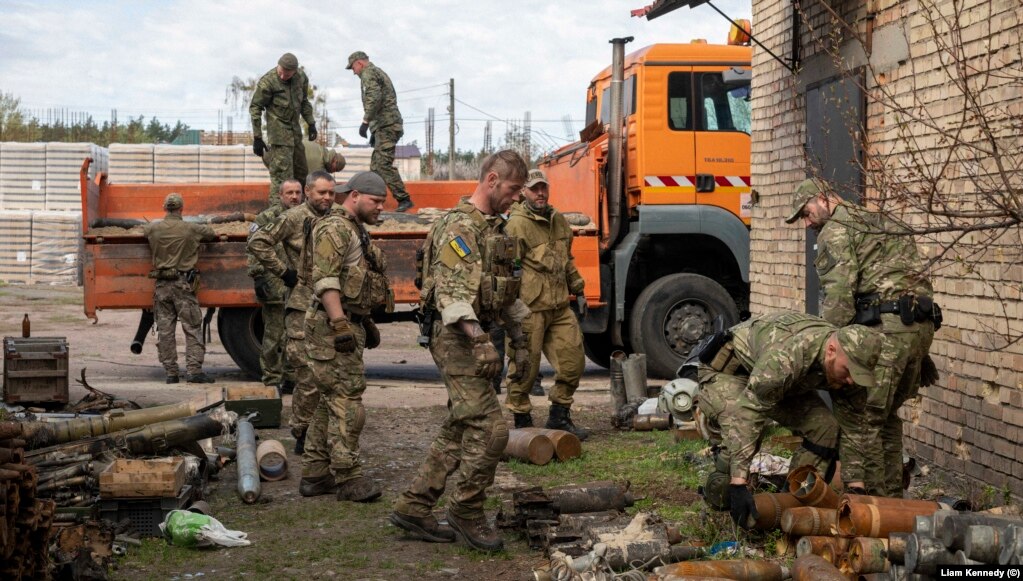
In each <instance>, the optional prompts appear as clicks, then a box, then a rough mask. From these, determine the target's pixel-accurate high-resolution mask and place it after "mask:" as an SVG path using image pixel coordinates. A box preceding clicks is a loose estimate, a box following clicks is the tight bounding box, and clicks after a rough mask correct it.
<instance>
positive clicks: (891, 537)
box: [888, 533, 910, 565]
mask: <svg viewBox="0 0 1023 581" xmlns="http://www.w3.org/2000/svg"><path fill="white" fill-rule="evenodd" d="M909 535H910V533H888V561H889V562H892V563H895V564H896V565H902V564H905V562H906V541H907V540H908V539H909Z"/></svg>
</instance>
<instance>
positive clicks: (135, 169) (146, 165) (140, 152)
mask: <svg viewBox="0 0 1023 581" xmlns="http://www.w3.org/2000/svg"><path fill="white" fill-rule="evenodd" d="M153 149H154V146H153V144H152V143H111V144H110V182H111V183H115V184H151V183H153Z"/></svg>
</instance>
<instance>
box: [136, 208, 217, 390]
mask: <svg viewBox="0 0 1023 581" xmlns="http://www.w3.org/2000/svg"><path fill="white" fill-rule="evenodd" d="M184 205H185V204H184V201H183V200H182V198H181V195H180V194H168V195H167V198H166V199H164V201H163V209H164V210H166V211H167V215H166V216H164V218H163V220H161V221H159V222H150V223H148V224H146V226H145V229H144V233H145V237H146V240H148V241H149V249H150V250H151V251H152V253H153V270H152V271H150V273H149V278H155V279H156V289H155V290H154V291H153V315H154V316H155V318H156V331H157V333H158V334H159V337H160V339H159V348H158V352H159V356H160V363H162V364H163V369H164V371H166V372H167V383H178V382H179V381H180V374H179V372H178V346H177V341H176V340H175V337H174V335H175V333H176V332H177V331H176V328H177V322H178V321H179V320H180V321H181V329H182V330H183V331H184V332H185V363H186V366H187V370H188V375H187V376H186V378H185V379H186V380H187V381H188V382H189V383H213V378H212V377H210V376H209V375H206V374H205V373H203V371H202V361H203V358H204V357H205V356H206V344H205V343H204V342H203V337H202V312H201V311H200V310H199V300H198V299H196V297H195V292H196V291H197V290H198V289H199V271H198V270H196V269H195V263H196V262H198V261H199V243H200V242H203V241H209V240H214V239H216V237H217V235H216V233H215V232H214V231H213V228H210V227H209V226H207V225H205V224H191V223H189V222H185V221H184V220H182V219H181V210H182V208H183V207H184Z"/></svg>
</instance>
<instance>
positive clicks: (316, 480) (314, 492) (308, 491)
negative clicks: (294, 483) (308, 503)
mask: <svg viewBox="0 0 1023 581" xmlns="http://www.w3.org/2000/svg"><path fill="white" fill-rule="evenodd" d="M336 491H337V485H336V484H334V477H333V476H332V475H330V474H326V475H323V476H313V477H311V478H302V480H300V481H299V482H298V493H299V494H301V495H302V496H320V495H323V494H334V493H335V492H336Z"/></svg>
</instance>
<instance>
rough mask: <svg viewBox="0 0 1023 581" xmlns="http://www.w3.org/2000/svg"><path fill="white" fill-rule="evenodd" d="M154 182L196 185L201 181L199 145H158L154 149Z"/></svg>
mask: <svg viewBox="0 0 1023 581" xmlns="http://www.w3.org/2000/svg"><path fill="white" fill-rule="evenodd" d="M153 181H154V182H155V183H158V184H194V183H196V182H198V181H199V146H198V145H157V146H155V147H154V148H153Z"/></svg>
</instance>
